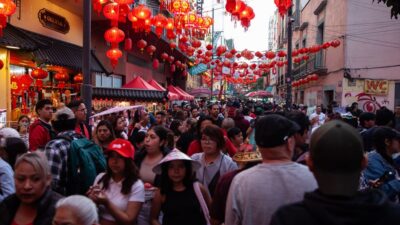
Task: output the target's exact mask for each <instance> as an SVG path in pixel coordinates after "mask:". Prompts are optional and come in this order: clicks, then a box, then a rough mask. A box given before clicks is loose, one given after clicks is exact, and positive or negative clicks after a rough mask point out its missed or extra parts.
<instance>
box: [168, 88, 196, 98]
mask: <svg viewBox="0 0 400 225" xmlns="http://www.w3.org/2000/svg"><path fill="white" fill-rule="evenodd" d="M167 89H168V91H169V93H174V94H177V95H178V96H179V99H178V100H192V99H191V97H190V96H188V95H185V93H183V92H181V91H180V90H179V89H177V88H176V87H175V86H172V85H169V86H168V88H167ZM192 97H193V96H192Z"/></svg>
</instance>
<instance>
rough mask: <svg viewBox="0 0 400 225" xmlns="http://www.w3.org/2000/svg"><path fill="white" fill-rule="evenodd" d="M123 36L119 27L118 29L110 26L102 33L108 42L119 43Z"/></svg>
mask: <svg viewBox="0 0 400 225" xmlns="http://www.w3.org/2000/svg"><path fill="white" fill-rule="evenodd" d="M124 38H125V33H124V32H123V31H122V30H121V29H118V27H112V28H110V29H108V30H107V31H106V32H105V33H104V39H106V41H107V42H109V43H119V42H121V41H123V40H124Z"/></svg>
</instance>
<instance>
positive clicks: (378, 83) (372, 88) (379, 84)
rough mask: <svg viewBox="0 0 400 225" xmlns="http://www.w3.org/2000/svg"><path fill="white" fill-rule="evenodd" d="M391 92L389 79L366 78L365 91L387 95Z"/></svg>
mask: <svg viewBox="0 0 400 225" xmlns="http://www.w3.org/2000/svg"><path fill="white" fill-rule="evenodd" d="M388 92H389V81H387V80H368V79H367V80H365V81H364V93H365V94H370V95H387V94H388Z"/></svg>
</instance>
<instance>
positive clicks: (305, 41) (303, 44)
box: [301, 38, 307, 48]
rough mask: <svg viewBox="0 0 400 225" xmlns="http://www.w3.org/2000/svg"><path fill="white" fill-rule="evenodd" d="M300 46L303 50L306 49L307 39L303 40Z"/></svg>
mask: <svg viewBox="0 0 400 225" xmlns="http://www.w3.org/2000/svg"><path fill="white" fill-rule="evenodd" d="M301 46H302V47H303V48H305V47H307V38H303V41H302V42H301Z"/></svg>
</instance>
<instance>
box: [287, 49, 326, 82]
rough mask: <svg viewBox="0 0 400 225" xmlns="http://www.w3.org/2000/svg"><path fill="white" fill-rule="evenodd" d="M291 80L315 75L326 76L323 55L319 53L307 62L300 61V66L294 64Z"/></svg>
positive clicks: (321, 52)
mask: <svg viewBox="0 0 400 225" xmlns="http://www.w3.org/2000/svg"><path fill="white" fill-rule="evenodd" d="M292 71H293V72H292V75H293V76H292V77H293V79H299V78H302V77H304V76H307V75H309V74H313V73H316V74H318V75H321V76H323V75H326V74H327V68H326V66H325V53H324V52H323V51H320V52H318V53H316V54H315V55H313V56H310V59H309V60H307V61H302V62H301V63H300V64H294V67H293V70H292Z"/></svg>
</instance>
